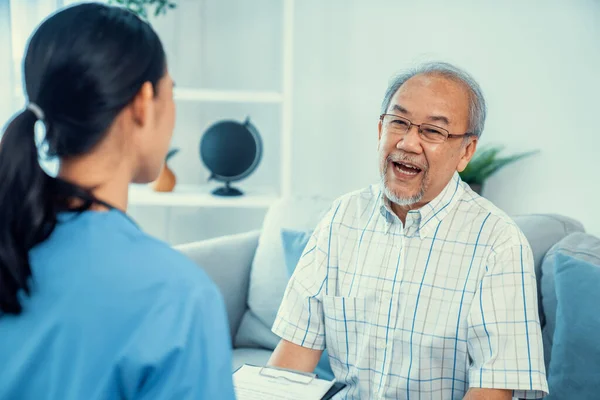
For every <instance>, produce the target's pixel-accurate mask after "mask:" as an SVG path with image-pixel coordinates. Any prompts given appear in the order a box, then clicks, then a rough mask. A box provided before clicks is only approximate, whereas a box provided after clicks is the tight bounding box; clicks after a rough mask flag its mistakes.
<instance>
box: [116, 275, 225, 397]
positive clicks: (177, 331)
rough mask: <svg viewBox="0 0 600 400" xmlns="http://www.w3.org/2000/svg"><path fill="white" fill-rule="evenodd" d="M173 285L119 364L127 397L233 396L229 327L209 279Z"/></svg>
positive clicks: (147, 318)
mask: <svg viewBox="0 0 600 400" xmlns="http://www.w3.org/2000/svg"><path fill="white" fill-rule="evenodd" d="M182 290H183V291H177V292H176V291H173V292H172V293H171V295H170V296H163V297H164V298H163V299H162V300H160V301H158V302H157V304H156V305H155V306H154V307H153V308H152V310H151V312H149V313H148V315H147V317H146V318H145V320H144V321H143V323H142V324H141V325H140V326H139V330H138V334H137V335H136V336H135V337H134V338H133V340H132V342H133V343H132V344H131V346H130V347H129V349H128V351H127V354H126V356H125V357H124V359H123V361H122V363H121V368H120V380H121V382H122V387H123V389H124V390H123V391H124V394H125V398H127V399H136V400H138V399H139V400H141V399H144V400H145V399H167V398H169V399H225V400H229V399H231V400H233V399H234V398H235V396H234V390H233V381H232V360H231V344H230V333H229V327H228V323H227V319H226V311H225V307H224V303H223V300H222V296H221V294H220V292H219V291H218V289H217V288H216V286H215V285H214V284H212V282H210V284H208V283H206V282H199V283H198V285H197V287H196V288H192V289H191V292H187V293H186V291H185V290H184V289H182Z"/></svg>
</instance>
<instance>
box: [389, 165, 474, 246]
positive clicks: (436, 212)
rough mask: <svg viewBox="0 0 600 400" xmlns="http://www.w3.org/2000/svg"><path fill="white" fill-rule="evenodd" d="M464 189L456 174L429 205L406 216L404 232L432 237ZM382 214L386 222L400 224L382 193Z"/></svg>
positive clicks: (422, 236) (410, 234) (456, 173)
mask: <svg viewBox="0 0 600 400" xmlns="http://www.w3.org/2000/svg"><path fill="white" fill-rule="evenodd" d="M463 192H464V187H463V183H462V180H461V179H460V176H459V174H458V172H455V173H454V175H453V176H452V179H450V182H448V184H447V185H446V187H445V188H444V189H443V190H442V191H441V192H440V194H438V195H437V197H436V198H434V199H433V200H432V201H430V202H429V203H427V204H425V205H424V206H423V207H421V208H420V209H417V210H411V211H409V212H408V214H407V215H406V223H405V225H404V230H405V233H406V235H407V236H413V235H415V234H418V235H419V237H420V238H421V239H424V238H426V237H427V236H429V235H431V234H432V232H433V230H434V229H435V227H436V226H437V224H438V223H439V222H440V221H441V220H442V219H444V217H445V216H446V215H448V213H449V212H450V211H451V210H452V209H453V208H454V205H455V204H456V203H457V202H458V200H459V199H460V198H461V197H462V194H463ZM380 212H381V214H382V215H383V216H384V218H385V220H386V221H387V222H388V223H389V224H392V223H393V222H398V223H399V222H400V220H399V218H398V217H397V216H396V214H394V211H393V210H392V205H391V202H390V200H389V199H388V198H387V196H385V194H383V193H381V207H380Z"/></svg>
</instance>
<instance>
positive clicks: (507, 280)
mask: <svg viewBox="0 0 600 400" xmlns="http://www.w3.org/2000/svg"><path fill="white" fill-rule="evenodd" d="M273 332H275V333H276V334H277V335H279V336H280V337H282V338H283V339H286V340H288V341H290V342H292V343H295V344H298V345H301V346H305V347H308V348H312V349H324V348H325V347H327V349H328V352H329V356H330V361H331V366H332V369H333V371H334V373H335V376H336V379H337V380H338V381H341V382H344V383H346V384H347V385H348V386H347V388H346V389H345V390H344V391H343V392H342V393H340V394H339V395H338V396H337V397H336V398H339V399H383V398H386V399H387V398H389V399H462V397H463V396H464V395H465V393H466V391H467V390H468V389H469V388H470V387H477V388H478V387H481V388H497V389H510V390H513V391H514V396H515V397H519V398H527V399H530V398H540V397H543V395H544V394H545V393H547V391H548V388H547V382H546V378H545V371H544V360H543V351H542V339H541V329H540V323H539V320H538V314H537V296H536V281H535V276H534V268H533V257H532V253H531V249H530V247H529V244H528V243H527V240H526V239H525V237H524V236H523V234H522V232H521V231H520V230H519V228H518V227H517V226H516V225H515V223H514V222H513V221H512V220H511V219H510V218H509V217H507V216H506V215H505V214H504V213H503V212H501V211H500V210H498V209H497V208H496V207H494V206H493V205H492V204H491V203H490V202H488V201H487V200H485V199H483V198H482V197H480V196H478V195H477V194H475V193H474V192H473V191H471V190H470V188H469V187H468V185H466V184H465V183H463V182H462V181H461V180H460V177H459V176H458V174H455V176H454V177H453V179H452V180H451V181H450V183H449V184H448V186H447V187H446V188H445V189H444V190H443V191H442V193H440V195H439V196H438V197H437V198H436V199H434V200H433V201H432V202H430V203H429V204H428V205H426V206H424V207H423V208H421V209H420V210H414V211H411V212H409V213H408V215H407V218H406V224H405V226H403V225H402V223H401V222H400V220H399V219H398V218H397V217H396V216H395V215H394V214H393V213H392V212H391V208H390V204H389V201H388V200H387V199H386V198H385V197H384V195H383V194H382V191H381V190H380V187H379V186H378V185H374V186H371V187H369V188H367V189H365V190H363V191H360V192H355V193H351V194H349V195H346V196H344V197H342V198H341V199H339V200H338V201H336V202H335V203H334V205H333V207H332V209H331V210H330V211H329V213H328V214H327V216H326V217H325V218H324V219H323V220H322V221H321V223H320V224H319V226H318V227H317V229H316V230H315V231H314V233H313V236H312V238H311V239H310V241H309V243H308V245H307V247H306V249H305V251H304V254H303V256H302V258H301V259H300V262H299V264H298V266H297V268H296V270H295V272H294V275H293V277H292V279H291V280H290V282H289V284H288V287H287V289H286V293H285V296H284V300H283V302H282V304H281V307H280V310H279V313H278V316H277V318H276V320H275V323H274V325H273Z"/></svg>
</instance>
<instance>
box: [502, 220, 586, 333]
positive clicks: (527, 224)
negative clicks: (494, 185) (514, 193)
mask: <svg viewBox="0 0 600 400" xmlns="http://www.w3.org/2000/svg"><path fill="white" fill-rule="evenodd" d="M512 218H513V220H514V221H515V222H516V224H517V225H518V226H519V228H520V229H521V231H523V233H524V234H525V237H526V238H527V241H528V242H529V244H530V245H531V250H532V252H533V259H534V263H535V276H536V280H537V287H538V313H539V317H540V321H541V323H542V327H543V326H544V325H545V315H544V312H543V307H542V301H541V291H540V290H539V289H540V286H541V283H540V279H541V277H542V275H543V274H542V261H543V259H544V256H545V255H546V253H547V252H548V250H550V248H551V247H552V246H554V245H555V244H556V243H558V242H559V241H560V240H562V239H563V238H565V237H567V236H568V235H570V234H571V233H573V232H583V231H584V229H583V226H582V225H581V224H580V223H579V222H577V221H575V220H573V219H571V218H568V217H563V216H561V215H554V214H530V215H519V216H514V217H512Z"/></svg>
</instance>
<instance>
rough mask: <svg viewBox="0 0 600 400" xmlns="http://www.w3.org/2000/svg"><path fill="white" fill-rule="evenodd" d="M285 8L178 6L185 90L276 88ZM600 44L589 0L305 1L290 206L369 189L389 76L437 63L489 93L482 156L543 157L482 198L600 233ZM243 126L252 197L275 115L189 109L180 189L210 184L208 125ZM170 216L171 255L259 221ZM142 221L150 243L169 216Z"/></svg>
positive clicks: (176, 44) (171, 33)
mask: <svg viewBox="0 0 600 400" xmlns="http://www.w3.org/2000/svg"><path fill="white" fill-rule="evenodd" d="M281 3H282V2H281V1H279V0H261V1H252V2H247V1H243V0H227V1H217V0H206V1H198V0H181V6H180V8H179V9H178V10H176V11H175V12H173V13H172V14H171V16H170V17H166V18H164V17H163V19H162V20H160V21H159V22H157V23H156V26H157V27H158V29H159V31H160V32H161V36H162V37H163V39H164V40H165V43H166V46H167V49H168V52H169V57H170V63H171V66H172V69H173V71H174V73H175V75H176V76H175V78H176V80H177V81H178V82H177V83H178V85H180V86H181V85H184V86H190V85H199V86H204V87H212V88H228V89H233V88H242V89H261V90H279V89H280V85H279V83H280V80H281V75H280V67H281V64H280V63H279V60H280V59H281V36H280V32H281V29H282V27H281V10H282V9H281ZM599 40H600V2H598V1H594V0H587V1H585V0H560V1H558V0H554V1H528V2H523V1H519V0H502V1H493V2H492V1H487V2H482V1H468V0H460V1H453V2H447V1H441V0H439V1H433V0H430V1H419V2H412V1H398V0H377V1H375V0H352V1H349V0H328V1H322V0H298V1H296V14H295V49H294V59H295V62H294V71H295V73H294V97H293V109H294V123H293V139H292V145H293V151H292V152H293V160H292V173H293V181H292V190H293V193H294V194H309V195H313V194H320V195H325V196H329V197H335V196H338V195H340V194H342V193H344V192H347V191H350V190H354V189H356V188H359V187H362V186H365V185H367V184H369V183H371V182H373V181H374V180H376V179H377V169H376V165H377V163H376V146H377V141H376V139H377V133H376V124H377V116H378V114H379V105H380V102H381V97H382V96H383V93H384V91H385V88H386V85H387V82H388V79H389V78H390V77H391V76H392V75H393V74H394V73H396V72H398V71H399V70H401V69H403V68H405V67H409V66H411V65H412V64H413V63H415V62H420V61H428V60H433V59H439V60H444V61H449V62H453V63H456V64H457V65H459V66H462V67H464V68H465V69H467V70H468V71H469V72H471V73H472V74H473V75H474V76H475V77H476V79H478V81H479V82H480V84H481V86H482V87H483V90H484V93H485V95H486V97H487V101H488V105H489V118H488V122H487V127H486V129H485V131H484V134H483V139H482V143H483V144H485V143H494V144H502V145H505V146H506V149H507V151H508V152H516V151H527V150H532V149H538V150H539V151H540V153H539V154H538V155H536V156H535V157H533V158H530V159H528V160H524V161H522V162H520V163H519V164H516V165H514V166H511V167H507V168H506V169H505V170H502V171H501V172H500V173H498V174H497V176H495V177H493V178H492V179H490V181H489V182H488V185H487V187H486V190H485V193H484V194H485V195H486V196H487V197H488V198H490V199H491V200H492V201H494V202H495V203H496V204H497V205H498V206H500V207H501V208H503V209H504V210H506V211H507V212H509V213H511V214H520V213H542V212H543V213H547V212H550V213H560V214H563V215H567V216H571V217H573V218H577V219H579V220H581V221H582V222H583V223H584V224H585V226H586V228H587V229H588V231H590V232H592V233H594V234H596V235H600V209H599V207H597V206H596V204H597V202H598V201H597V196H598V195H599V194H600V191H599V189H598V187H599V183H598V182H599V180H598V178H597V177H596V174H597V172H596V167H597V166H598V165H600V164H599V163H598V161H597V159H596V156H595V154H596V152H597V151H598V147H599V145H600V120H599V119H598V118H597V115H598V112H597V108H598V106H599V105H600V104H599V103H600V102H598V100H597V94H598V93H600V78H599V77H598V73H597V71H600V44H599V43H600V42H599ZM249 113H250V114H252V115H255V118H256V120H257V121H259V129H260V130H261V133H262V134H263V139H264V142H265V146H266V153H265V160H264V162H263V164H262V165H261V167H260V168H259V170H258V171H257V172H256V174H255V175H253V176H252V177H251V178H250V179H248V180H247V181H246V182H245V183H244V184H243V185H262V184H265V183H272V182H277V181H278V175H277V174H278V170H277V168H278V165H279V164H278V162H279V160H278V158H277V157H278V146H279V132H278V127H279V120H278V115H279V114H278V108H277V107H276V106H253V107H245V106H244V105H236V106H218V105H210V106H207V105H203V104H199V105H190V104H181V105H180V107H179V115H178V123H177V129H176V134H175V138H174V144H175V145H182V146H184V147H185V151H184V154H181V155H178V156H177V157H176V159H175V160H174V162H173V166H174V167H175V169H176V172H177V173H178V176H179V177H180V179H181V180H182V181H186V182H194V183H199V182H203V181H204V179H205V178H206V175H207V173H206V171H205V170H204V169H203V166H202V165H201V163H200V161H199V159H198V156H197V154H198V153H197V144H198V142H199V140H200V136H201V132H202V131H203V129H205V127H206V126H207V124H209V123H210V122H211V121H213V120H215V118H219V117H223V116H228V115H233V116H236V117H238V118H243V117H244V116H245V115H246V114H249ZM135 212H136V213H138V211H137V210H136V211H135ZM172 212H174V213H175V214H176V215H178V216H179V217H173V218H171V223H170V224H169V227H168V230H169V231H170V232H171V234H170V240H171V241H174V242H178V241H188V240H193V239H196V238H198V239H200V238H205V237H211V236H215V235H217V234H223V233H228V232H236V231H243V230H245V229H249V228H254V227H258V226H260V221H261V219H262V215H263V212H247V211H239V210H238V211H235V213H234V214H232V213H233V211H231V212H230V211H227V210H221V211H220V212H219V213H216V214H215V213H213V212H212V211H210V210H194V211H192V210H174V211H172ZM144 213H145V216H146V217H144V216H143V215H142V214H144ZM161 213H162V214H161ZM136 215H139V218H138V220H140V222H142V223H143V224H146V225H147V226H153V228H152V229H154V232H155V233H157V234H158V233H160V232H162V231H163V230H164V225H165V224H166V222H165V221H166V218H167V217H168V216H167V215H166V211H157V210H150V209H145V210H144V211H143V212H139V213H138V214H136ZM157 215H160V218H159V217H157ZM161 218H163V219H164V220H163V222H164V224H163V223H161V222H160V221H161ZM190 218H195V219H194V221H195V222H193V223H192V222H190V221H191V220H190ZM207 218H212V219H210V224H208V223H207V222H206V221H207ZM150 220H151V223H150V222H145V221H150ZM177 220H178V221H179V222H177ZM160 226H163V227H162V228H161V227H160ZM207 226H210V227H207ZM197 227H200V228H197ZM182 232H184V233H182ZM173 235H175V236H176V239H173Z"/></svg>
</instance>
